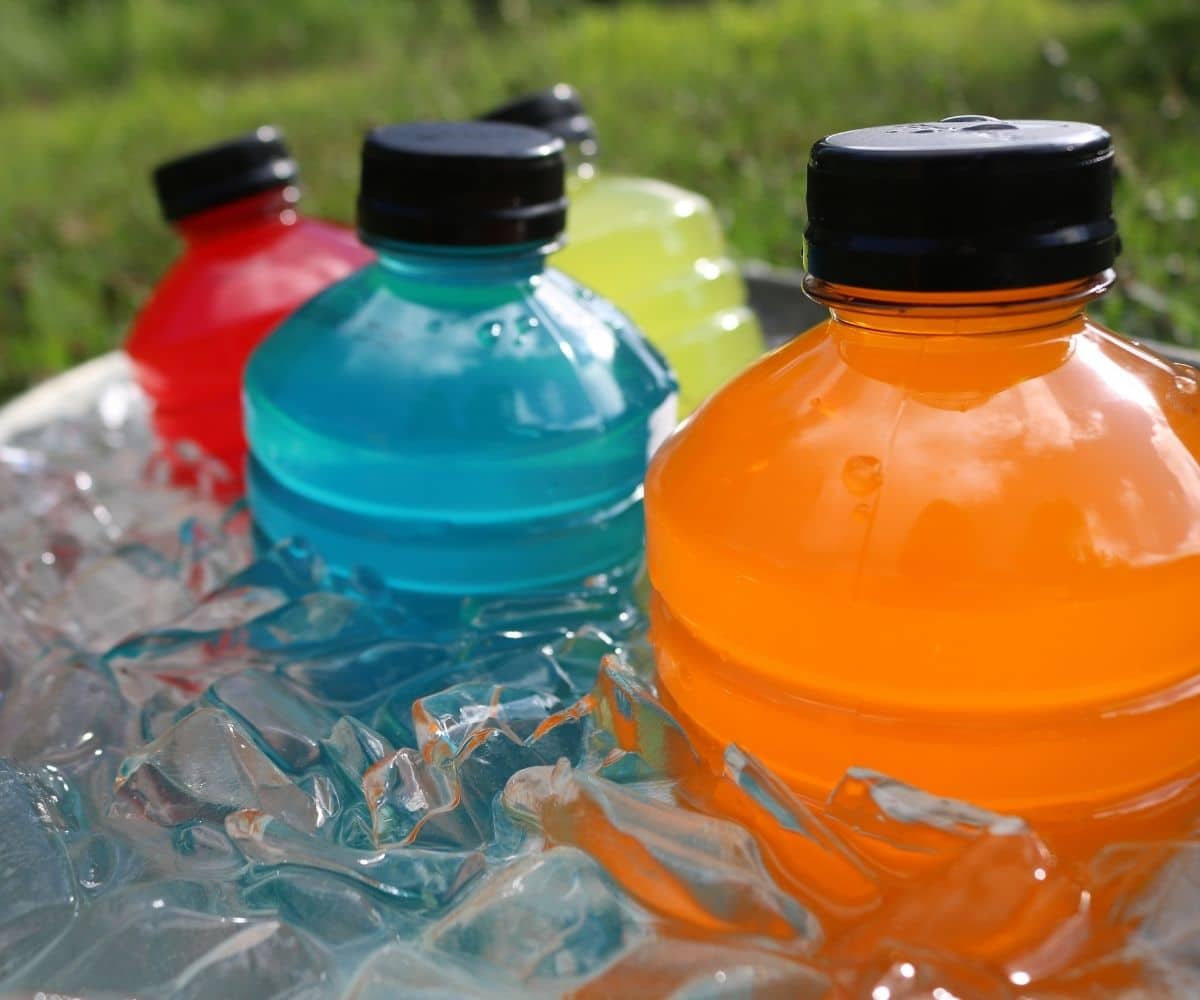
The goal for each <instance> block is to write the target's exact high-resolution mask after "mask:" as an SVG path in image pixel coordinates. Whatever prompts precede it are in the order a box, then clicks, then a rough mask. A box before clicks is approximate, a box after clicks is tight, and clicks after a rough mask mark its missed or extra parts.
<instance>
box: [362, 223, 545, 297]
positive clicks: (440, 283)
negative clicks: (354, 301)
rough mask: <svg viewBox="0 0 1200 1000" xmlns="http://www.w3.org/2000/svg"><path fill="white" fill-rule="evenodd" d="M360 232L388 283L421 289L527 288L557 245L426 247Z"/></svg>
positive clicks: (522, 244)
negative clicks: (377, 255) (388, 280)
mask: <svg viewBox="0 0 1200 1000" xmlns="http://www.w3.org/2000/svg"><path fill="white" fill-rule="evenodd" d="M360 235H361V236H362V239H363V242H364V243H366V244H368V245H369V246H371V247H373V248H374V249H375V250H376V251H377V252H378V254H379V265H380V267H381V268H382V270H383V272H384V273H385V274H386V275H387V276H388V278H389V279H390V280H391V281H392V282H396V283H400V284H402V285H407V286H411V287H412V288H413V289H417V290H421V291H422V292H425V293H428V292H429V291H431V290H432V289H436V288H446V287H451V288H464V287H466V288H470V289H472V290H475V291H479V292H486V291H487V290H489V289H511V288H513V287H514V286H517V287H525V286H528V285H530V284H533V283H534V282H535V281H536V280H537V279H538V277H539V275H541V273H542V272H543V271H544V270H545V269H546V257H547V255H548V254H549V253H551V252H552V251H553V250H555V249H556V248H557V244H556V243H542V242H537V243H520V244H514V245H511V246H502V247H447V246H425V245H418V244H411V243H394V242H391V241H388V240H383V239H380V238H378V237H375V236H371V235H370V234H368V233H361V234H360ZM422 297H423V296H422Z"/></svg>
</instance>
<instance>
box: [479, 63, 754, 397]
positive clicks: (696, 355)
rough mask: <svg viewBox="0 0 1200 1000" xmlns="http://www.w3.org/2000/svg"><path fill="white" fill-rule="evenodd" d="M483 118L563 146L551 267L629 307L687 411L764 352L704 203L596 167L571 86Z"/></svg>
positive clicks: (590, 131)
mask: <svg viewBox="0 0 1200 1000" xmlns="http://www.w3.org/2000/svg"><path fill="white" fill-rule="evenodd" d="M485 118H487V119H490V120H494V121H512V122H518V123H522V124H525V125H532V126H535V127H537V128H543V129H545V130H546V131H548V132H551V133H553V134H554V135H557V136H559V137H560V138H562V139H563V141H564V142H566V143H567V150H568V154H569V156H570V157H571V158H572V160H573V164H572V165H573V170H572V171H571V174H570V176H569V178H568V190H569V192H570V195H571V220H570V225H569V226H568V228H567V243H566V246H565V247H564V248H563V249H562V250H561V251H560V252H559V253H558V254H557V255H556V256H555V258H554V263H555V265H556V266H557V267H559V268H561V269H562V270H564V271H566V272H567V274H570V275H572V276H573V277H575V278H578V279H579V280H580V281H582V282H583V283H584V284H586V285H588V286H589V287H591V288H594V289H595V290H596V291H597V292H599V293H600V294H601V295H604V296H605V297H606V298H608V299H610V300H611V301H613V302H615V303H616V304H617V305H618V306H620V307H621V308H622V309H624V310H625V311H626V312H628V313H629V315H630V316H631V317H632V318H633V319H634V321H635V322H636V323H637V324H638V325H639V326H640V327H641V328H642V329H643V330H644V331H645V333H646V336H647V337H649V338H650V340H651V341H652V342H653V343H654V344H655V345H656V346H657V347H658V348H659V349H660V350H661V351H662V352H663V353H664V354H665V355H666V356H667V360H668V361H670V363H671V367H672V368H674V369H675V372H676V374H677V375H678V378H679V385H680V390H679V391H680V396H679V409H680V415H681V416H686V415H687V414H688V413H690V412H691V411H692V409H693V408H694V407H695V406H697V405H698V404H699V403H700V401H701V400H703V399H704V398H705V397H706V396H708V395H709V394H710V393H711V392H713V391H714V390H715V389H717V388H718V387H719V386H721V385H723V384H724V383H725V382H727V381H728V380H729V379H730V378H732V377H733V375H734V374H736V373H737V372H739V371H741V369H743V368H744V367H746V365H748V364H750V363H751V362H752V361H754V360H755V359H756V358H757V357H758V356H759V355H760V354H762V352H763V336H762V330H761V329H760V328H759V325H758V320H757V318H756V317H755V315H754V313H753V312H751V311H750V309H749V308H748V307H747V305H746V289H745V286H744V284H743V283H742V278H741V274H740V273H739V271H738V269H737V265H735V264H734V263H733V261H731V260H730V259H729V256H728V250H727V249H726V246H725V237H724V235H723V234H722V232H721V226H720V223H719V222H718V221H717V217H716V213H715V212H714V211H713V207H712V205H711V204H710V203H709V201H708V199H706V198H704V197H703V196H702V195H698V194H694V193H693V192H691V191H685V190H683V189H682V188H679V187H676V186H675V185H673V184H667V183H665V182H663V181H658V180H649V179H647V178H644V177H623V176H620V175H616V174H609V173H606V172H604V171H602V170H598V169H597V166H596V162H595V156H596V153H597V149H598V146H597V142H596V133H595V129H594V127H593V125H592V121H591V119H590V118H589V117H588V116H587V113H586V110H585V109H584V106H583V102H582V101H581V99H580V97H579V94H578V92H577V91H576V90H575V89H574V88H573V87H570V86H568V85H567V84H562V83H560V84H558V86H556V87H553V88H551V89H550V90H546V91H543V92H540V93H537V94H532V95H530V96H528V97H524V98H521V99H519V100H517V101H514V102H512V103H511V104H506V105H504V106H503V107H500V108H497V109H495V110H494V111H491V112H489V113H488V114H487V115H486V116H485Z"/></svg>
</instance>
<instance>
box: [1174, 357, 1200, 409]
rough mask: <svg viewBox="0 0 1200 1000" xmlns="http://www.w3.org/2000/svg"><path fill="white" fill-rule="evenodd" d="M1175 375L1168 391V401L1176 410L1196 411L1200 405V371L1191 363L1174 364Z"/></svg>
mask: <svg viewBox="0 0 1200 1000" xmlns="http://www.w3.org/2000/svg"><path fill="white" fill-rule="evenodd" d="M1172 367H1173V370H1174V372H1175V377H1174V379H1173V380H1172V383H1171V388H1170V389H1169V390H1168V391H1167V402H1168V403H1170V404H1171V406H1173V407H1174V408H1175V409H1176V410H1181V411H1182V412H1184V413H1195V412H1196V410H1197V406H1200V381H1198V379H1200V371H1197V370H1196V369H1195V368H1193V367H1192V366H1191V365H1182V364H1180V365H1174V366H1172Z"/></svg>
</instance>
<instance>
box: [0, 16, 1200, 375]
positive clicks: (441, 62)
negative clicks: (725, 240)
mask: <svg viewBox="0 0 1200 1000" xmlns="http://www.w3.org/2000/svg"><path fill="white" fill-rule="evenodd" d="M558 79H566V80H569V81H571V82H572V83H575V84H576V85H577V86H578V87H580V88H581V89H582V90H583V92H584V94H585V96H586V97H587V98H588V100H589V104H590V107H591V109H592V112H593V115H594V117H595V119H596V121H597V125H598V127H599V130H600V136H601V141H602V145H603V156H604V160H605V165H606V167H610V168H611V169H614V170H617V169H619V170H624V171H631V172H638V173H643V174H648V175H652V176H660V177H665V178H670V179H672V180H675V181H677V182H679V183H681V184H683V185H685V186H688V187H692V188H694V189H697V190H700V191H703V192H705V193H706V194H708V195H710V196H711V197H712V198H713V199H714V200H715V201H716V202H717V203H718V205H719V206H720V207H721V209H722V211H723V213H724V214H725V216H726V219H727V221H728V223H729V225H730V232H731V237H732V240H733V243H734V246H735V248H736V250H737V252H738V253H739V254H740V255H742V256H746V257H758V258H764V259H768V260H771V261H774V262H778V263H781V264H796V263H798V262H799V260H800V250H801V233H802V231H803V227H804V221H805V220H804V166H805V161H806V157H807V152H808V148H809V146H810V145H811V143H812V142H813V140H814V139H816V138H818V137H819V136H821V135H822V134H824V133H826V132H831V131H836V130H839V129H844V128H849V127H854V126H859V125H865V124H872V123H878V122H883V121H901V120H912V119H927V118H939V117H943V116H945V115H951V114H962V113H967V112H974V113H986V114H995V115H1000V116H1007V117H1063V118H1076V119H1086V120H1090V121H1097V122H1100V123H1102V124H1104V125H1106V126H1107V127H1109V128H1110V129H1111V130H1112V131H1113V133H1114V135H1115V136H1116V139H1117V142H1118V148H1119V154H1120V170H1121V181H1120V189H1119V192H1118V215H1119V219H1120V222H1121V226H1122V231H1123V236H1124V242H1125V248H1126V249H1125V253H1124V255H1123V257H1122V261H1121V271H1122V277H1123V279H1124V280H1123V282H1122V285H1121V291H1120V292H1119V293H1118V294H1116V295H1113V296H1110V297H1109V300H1108V301H1107V302H1106V304H1105V306H1104V307H1103V308H1104V317H1105V318H1106V319H1107V320H1109V321H1110V322H1111V323H1113V324H1114V325H1116V326H1117V327H1118V328H1120V329H1122V330H1124V331H1125V332H1129V333H1131V334H1134V335H1136V336H1141V337H1157V338H1167V339H1176V340H1180V341H1183V342H1191V343H1200V220H1198V218H1197V214H1198V213H1197V210H1198V202H1200V4H1198V3H1197V2H1196V0H1124V2H1122V0H836V2H822V0H758V2H755V0H740V2H736V0H724V2H720V0H714V2H711V3H706V2H690V3H689V2H681V0H680V2H674V3H649V2H616V0H610V2H606V3H600V2H591V3H587V2H583V0H436V2H435V0H287V2H283V0H239V2H233V0H0V134H2V135H3V137H4V138H3V149H4V168H3V184H0V397H3V396H6V395H8V394H11V393H12V392H15V391H17V390H19V389H20V388H22V387H23V386H24V385H26V384H28V382H29V381H31V380H34V379H37V378H39V377H42V376H44V375H46V374H49V373H51V372H53V371H55V370H57V369H60V368H62V367H64V366H66V365H69V364H73V363H75V362H77V361H79V360H81V359H83V358H85V357H88V356H90V355H92V354H94V353H96V352H99V351H101V350H104V349H107V348H109V347H111V346H113V345H115V344H116V343H118V342H119V340H120V338H121V336H122V334H123V332H124V330H125V328H126V326H127V324H128V322H129V320H130V318H131V317H132V315H133V312H134V310H135V309H136V308H137V306H138V304H139V303H140V302H141V301H142V299H143V298H144V297H145V295H146V294H147V293H148V291H149V289H150V288H151V287H152V286H153V283H154V281H155V279H156V277H157V276H158V275H159V274H161V272H162V271H163V269H164V268H165V266H166V264H167V262H168V261H169V260H170V259H171V257H172V255H173V254H174V253H175V244H174V241H173V237H172V235H171V233H170V231H169V230H168V229H167V228H166V227H165V226H164V225H163V224H162V222H161V221H160V219H159V218H158V216H157V211H156V208H155V205H154V201H153V196H152V193H151V190H150V186H149V184H148V181H147V172H148V171H149V169H150V168H151V166H153V164H154V163H155V162H157V161H158V160H160V159H163V158H166V157H168V156H171V155H174V154H176V153H178V152H182V151H185V150H187V149H189V148H192V147H195V146H198V145H202V144H206V143H208V142H210V141H215V140H217V139H220V138H222V137H224V136H226V135H228V134H232V133H235V132H239V131H244V130H246V129H249V128H252V127H253V126H255V125H257V124H260V123H263V122H268V121H269V122H275V123H277V124H280V125H282V126H284V128H285V129H286V131H287V133H288V135H289V138H290V140H291V142H292V144H293V146H294V148H295V151H296V153H297V156H298V157H299V159H300V161H301V164H302V167H303V170H304V176H305V183H306V188H307V191H308V198H307V201H306V204H307V206H308V208H309V210H310V211H313V212H318V213H321V214H325V215H328V216H331V217H335V218H340V219H345V220H349V219H350V217H351V215H352V204H353V201H352V199H353V195H354V186H355V175H356V172H357V164H356V156H357V150H358V144H359V141H360V138H361V134H362V132H363V130H364V129H365V128H367V127H369V126H371V125H373V124H377V123H380V122H383V121H388V120H401V119H405V118H440V117H452V116H469V115H472V114H474V113H477V112H479V111H481V110H483V109H485V108H487V107H488V106H490V105H492V104H494V103H496V102H498V101H500V100H501V99H504V98H506V97H508V96H510V95H512V94H514V93H518V92H520V91H522V90H526V89H530V88H535V87H542V86H545V85H548V84H549V83H552V82H554V81H556V80H558Z"/></svg>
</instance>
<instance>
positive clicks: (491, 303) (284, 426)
mask: <svg viewBox="0 0 1200 1000" xmlns="http://www.w3.org/2000/svg"><path fill="white" fill-rule="evenodd" d="M546 249H547V248H546V247H544V246H541V245H525V246H521V247H515V248H513V247H506V248H496V249H493V248H488V249H483V250H478V249H468V250H454V249H440V248H436V247H405V246H387V247H383V248H381V258H380V260H379V261H378V263H376V264H375V265H374V266H371V267H368V268H366V269H364V270H362V271H360V272H358V273H357V274H355V275H352V276H351V277H349V278H348V279H346V280H345V281H342V282H341V283H339V284H337V285H335V286H334V287H332V288H330V289H329V290H327V291H326V292H324V293H323V294H321V295H319V296H317V297H316V298H314V299H313V300H312V301H310V302H309V303H307V304H306V305H305V306H303V307H302V308H301V309H300V310H298V311H297V312H296V313H295V314H294V315H292V316H291V317H290V318H289V319H288V320H287V321H286V322H285V323H284V324H283V325H282V326H281V327H280V328H279V329H278V330H277V331H276V333H275V334H274V335H273V336H271V337H270V338H269V339H268V340H267V341H265V342H264V343H263V344H262V346H260V347H259V349H258V350H257V351H256V352H255V353H254V355H253V357H252V358H251V360H250V364H249V366H248V369H247V375H246V388H245V395H246V418H247V432H248V435H249V438H250V442H251V452H252V459H251V463H250V475H249V497H250V503H251V506H252V509H253V512H254V515H255V519H256V522H257V524H258V525H259V527H260V528H261V529H262V531H263V532H264V533H265V534H266V535H267V536H268V537H269V538H271V539H281V538H285V537H290V536H302V537H304V538H306V539H307V540H308V541H309V542H310V543H311V544H312V545H313V546H314V547H315V548H316V549H317V550H318V551H319V552H320V553H321V554H322V555H323V556H324V557H325V558H327V559H328V560H329V562H330V563H331V565H332V566H334V567H335V568H339V569H341V570H342V571H344V572H352V571H353V570H354V569H355V568H357V567H366V568H368V569H371V570H374V571H375V572H377V573H378V574H380V575H381V576H382V577H384V578H385V579H386V580H387V581H388V583H389V584H391V585H392V586H393V587H395V588H397V589H400V590H403V591H410V592H416V593H426V594H444V595H466V594H496V593H516V592H523V591H528V590H533V589H540V588H546V587H552V586H556V585H560V584H563V583H567V582H570V581H577V580H580V579H582V578H585V577H587V576H589V575H590V574H594V573H599V572H603V571H608V570H611V569H613V568H615V567H619V566H623V565H626V564H627V563H629V561H630V560H636V559H637V558H638V557H639V556H640V551H641V545H642V537H643V523H642V509H641V497H642V492H641V481H642V477H643V474H644V471H645V467H646V462H647V461H648V458H649V456H650V454H651V453H652V451H653V450H654V448H655V447H656V446H657V444H658V443H659V442H660V441H661V440H662V439H663V437H664V436H665V435H666V433H667V432H668V431H669V430H670V428H671V427H672V426H673V423H674V417H675V414H674V410H675V384H674V380H673V378H672V376H671V374H670V372H669V370H668V369H667V367H666V365H665V363H664V362H663V361H662V359H661V358H660V357H659V356H658V354H657V353H656V352H655V351H654V350H653V348H651V347H650V346H649V345H648V344H647V343H646V342H645V341H644V340H643V339H642V337H641V335H640V333H639V332H638V331H637V329H636V328H635V327H634V326H633V325H632V324H631V323H630V322H629V321H628V319H626V317H624V316H623V315H622V314H621V313H620V312H619V311H617V310H616V309H615V308H614V307H612V306H611V305H609V304H608V303H606V302H604V301H603V300H601V299H599V298H597V297H596V296H594V295H593V294H592V293H591V292H590V291H588V290H587V289H585V288H583V287H582V286H580V285H578V284H577V283H576V282H574V281H573V280H571V279H570V278H568V277H566V276H565V275H562V274H559V273H557V272H555V271H554V270H552V269H546V268H545V252H546Z"/></svg>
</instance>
